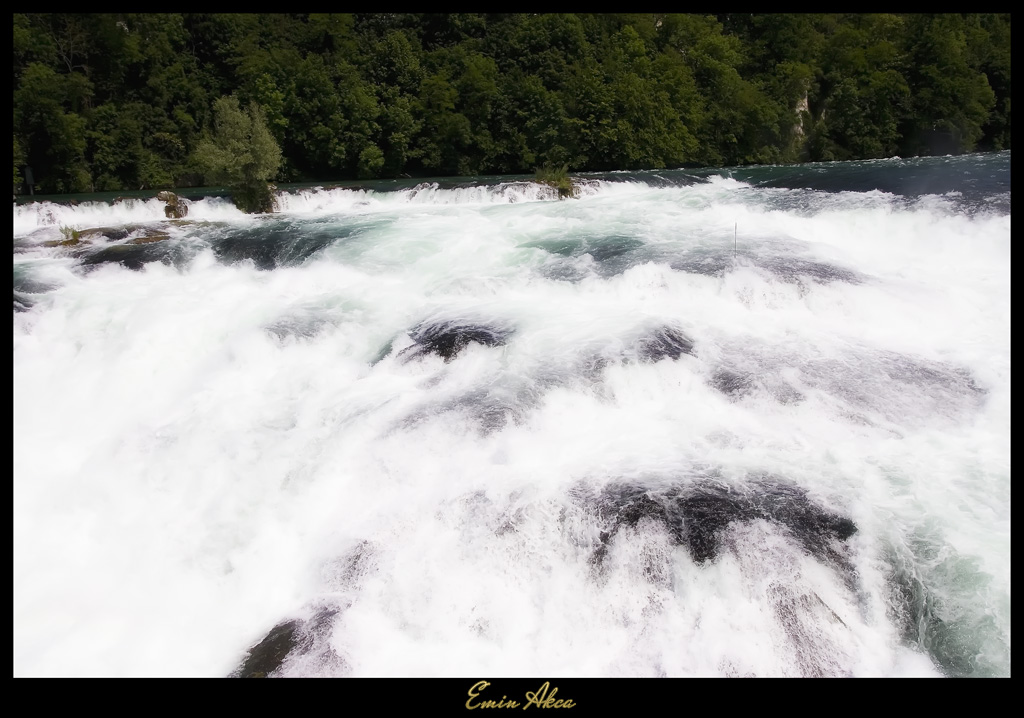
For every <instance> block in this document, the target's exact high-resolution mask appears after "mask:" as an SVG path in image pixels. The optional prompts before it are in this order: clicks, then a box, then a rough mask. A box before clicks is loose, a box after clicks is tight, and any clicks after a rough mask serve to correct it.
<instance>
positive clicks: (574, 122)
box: [13, 13, 1010, 193]
mask: <svg viewBox="0 0 1024 718" xmlns="http://www.w3.org/2000/svg"><path fill="white" fill-rule="evenodd" d="M13 25H14V28H13V29H14V32H13V41H14V42H13V55H14V110H13V116H14V185H15V192H16V193H17V192H20V191H22V190H23V189H24V187H23V184H24V180H25V178H26V171H25V168H26V167H31V168H32V175H33V177H34V179H35V182H36V190H37V191H38V192H46V193H59V192H83V191H101V190H112V191H117V190H122V189H139V188H153V189H156V188H164V187H174V186H190V185H197V184H201V183H209V182H215V181H217V180H216V179H215V178H216V177H217V173H216V172H215V171H214V168H213V167H211V165H210V164H209V162H207V161H204V158H207V159H208V158H209V157H210V156H211V155H210V153H209V151H208V150H209V148H210V147H222V148H223V147H225V146H227V145H225V144H224V143H223V142H222V143H221V144H219V145H218V144H217V143H216V142H215V143H214V144H213V145H211V144H209V143H210V142H211V140H213V139H214V138H215V137H216V136H217V134H218V133H219V132H222V130H221V129H218V125H217V122H216V118H217V117H218V113H219V115H220V116H226V115H225V113H226V112H227V113H228V114H232V113H233V112H234V111H237V112H238V115H237V116H236V115H232V116H235V117H236V119H237V118H238V117H243V118H244V117H249V118H250V122H253V118H254V117H256V115H253V114H247V113H249V112H250V111H249V110H248V109H246V110H244V111H243V110H241V109H239V108H250V107H254V106H256V107H258V108H259V110H257V111H256V112H257V113H258V115H259V120H258V122H259V125H260V126H261V127H264V128H265V131H266V132H267V133H268V138H271V139H272V140H273V142H274V144H275V145H276V146H278V147H280V149H281V152H282V156H281V162H280V166H279V169H276V170H275V171H276V176H267V177H264V178H263V179H276V180H278V181H302V180H341V179H351V178H373V177H395V176H400V175H414V176H423V175H470V174H481V173H522V172H532V171H533V170H534V169H535V168H536V167H538V166H540V165H542V164H546V163H547V164H552V165H559V166H560V165H562V164H568V165H569V167H570V168H571V169H573V170H577V171H581V170H590V169H593V170H599V169H600V170H607V169H640V168H663V167H680V166H692V165H717V166H721V165H736V164H747V163H764V162H771V163H783V162H796V161H816V160H846V159H861V158H874V157H888V156H892V155H901V156H912V155H918V154H935V153H942V154H946V153H959V152H967V151H973V150H979V149H980V150H999V149H1008V148H1009V147H1010V15H1009V14H848V15H847V14H796V15H787V14H760V15H758V14H723V15H717V16H716V15H697V14H521V13H507V14H505V13H486V14H477V13H456V14H430V13H356V14H276V15H268V14H203V13H162V14H150V13H94V14H60V13H48V14H44V13H40V14H15V15H14V18H13ZM225 103H228V104H225ZM231 103H234V104H231ZM232 108H233V109H232ZM204 143H206V144H204ZM200 148H204V150H203V151H201V152H197V150H199V149H200ZM218 156H219V155H218ZM221 159H222V160H224V159H225V158H224V157H221ZM236 160H237V161H236V164H237V163H239V162H242V160H241V159H238V158H236ZM229 164H230V163H229V162H228V161H227V160H225V161H224V162H221V163H220V166H221V167H226V166H228V165H229ZM264 174H265V173H264Z"/></svg>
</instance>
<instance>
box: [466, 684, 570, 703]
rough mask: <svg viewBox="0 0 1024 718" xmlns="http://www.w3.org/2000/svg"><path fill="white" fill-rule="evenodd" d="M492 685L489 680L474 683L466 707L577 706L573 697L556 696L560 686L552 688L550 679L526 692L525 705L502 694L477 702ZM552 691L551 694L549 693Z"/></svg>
mask: <svg viewBox="0 0 1024 718" xmlns="http://www.w3.org/2000/svg"><path fill="white" fill-rule="evenodd" d="M489 685H491V684H490V683H488V682H487V681H477V682H476V683H474V684H473V687H472V688H470V689H469V700H467V701H466V708H468V709H469V710H474V709H476V708H518V707H519V706H523V710H526V709H527V708H529V707H530V706H536V707H537V708H575V707H576V703H575V702H574V701H573V700H572V699H571V698H567V699H563V698H557V699H556V698H555V695H556V694H557V693H558V688H551V684H550V683H549V682H548V681H544V684H543V685H542V686H541V687H540V688H538V689H537V690H536V692H534V693H530V692H529V691H527V693H526V705H523V704H522V703H520V702H519V701H512V700H509V699H508V696H502V697H501V700H498V701H495V700H481V701H478V702H475V703H474V701H475V700H477V699H479V698H480V694H481V693H482V692H483V690H484V689H485V688H487V686H489ZM548 691H550V695H549V693H548Z"/></svg>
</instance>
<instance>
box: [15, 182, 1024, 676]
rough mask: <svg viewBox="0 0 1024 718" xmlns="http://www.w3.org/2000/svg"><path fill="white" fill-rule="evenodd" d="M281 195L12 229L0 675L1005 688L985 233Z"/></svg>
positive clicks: (997, 319) (643, 209) (852, 220)
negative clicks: (274, 655)
mask: <svg viewBox="0 0 1024 718" xmlns="http://www.w3.org/2000/svg"><path fill="white" fill-rule="evenodd" d="M279 204H280V211H279V212H278V213H276V214H274V215H268V216H259V217H253V216H246V215H242V214H241V213H239V212H237V210H235V209H234V208H233V207H232V206H231V205H230V203H229V202H227V201H226V200H224V199H216V198H214V199H202V200H195V201H193V202H191V203H190V206H189V214H188V216H187V218H186V219H185V220H166V219H165V218H164V216H163V209H162V208H163V204H162V203H160V202H157V201H156V200H129V201H126V202H122V203H118V204H114V205H110V204H106V203H88V202H83V203H81V204H79V205H77V206H65V205H55V204H50V203H45V204H35V205H24V206H16V207H15V211H14V245H15V253H14V273H15V309H16V311H15V313H14V449H15V451H14V476H15V483H14V521H15V530H14V539H15V572H14V579H15V673H16V675H111V676H113V675H117V676H121V675H175V676H177V675H206V676H225V675H228V674H230V673H232V672H237V671H239V670H240V668H241V669H244V666H243V664H244V663H245V661H246V656H247V655H250V654H249V651H250V649H252V648H253V647H254V646H257V645H258V644H260V642H261V641H264V639H265V637H267V636H268V634H271V633H272V632H273V630H274V629H275V626H277V627H279V630H278V634H279V636H278V637H279V638H280V641H281V645H284V646H285V652H286V653H287V657H286V658H284V659H283V661H280V662H278V663H277V664H275V665H271V666H270V668H271V669H272V670H273V671H274V672H275V675H303V676H306V675H332V676H435V675H438V676H441V675H450V676H471V677H478V676H501V675H506V676H512V675H516V676H538V677H551V676H604V675H608V676H695V675H738V676H742V675H758V676H762V675H773V676H774V675H777V676H798V675H840V676H847V675H849V676H867V675H884V676H896V675H901V676H902V675H1008V674H1009V502H1008V496H1009V441H1008V428H1009V273H1008V263H1007V259H1008V256H1009V225H1010V218H1009V215H1008V214H1006V213H1002V212H999V211H973V210H972V211H970V212H967V211H964V210H963V206H962V202H961V200H960V199H959V198H958V197H957V196H956V195H955V194H953V195H927V196H922V197H911V198H907V197H902V196H898V195H893V194H890V193H886V192H882V191H869V192H864V191H857V192H845V191H840V192H823V191H817V190H808V189H792V188H777V187H758V186H755V185H754V184H751V183H749V182H743V181H739V180H736V179H732V178H729V177H717V176H716V177H712V178H710V179H708V180H704V179H700V180H699V181H698V180H692V181H691V180H687V181H686V182H685V183H684V182H680V183H678V184H677V185H676V186H664V184H659V185H656V186H654V185H652V184H650V183H644V182H641V181H635V180H632V179H631V180H627V181H609V180H607V179H590V180H588V181H586V182H585V183H584V185H583V186H582V188H581V193H580V196H579V197H578V198H577V199H575V200H566V201H558V200H557V199H555V198H554V197H553V194H552V193H551V192H550V191H549V190H547V188H543V187H540V186H539V185H535V184H532V183H528V182H510V183H501V184H493V185H481V186H467V187H457V188H445V187H441V186H439V185H437V184H436V183H434V184H431V183H424V184H423V185H421V186H419V187H416V188H410V189H405V190H400V191H394V192H379V191H373V190H366V189H362V190H360V189H326V188H325V189H308V190H302V191H301V192H296V193H282V194H281V196H280V197H279ZM61 227H74V228H76V229H78V230H85V229H88V228H121V229H122V231H121V232H113V233H112V232H108V233H107V235H103V234H102V233H101V234H100V235H91V236H89V237H87V238H84V239H82V241H80V242H79V243H78V244H67V245H63V246H61V245H60V244H58V243H59V242H60V241H61V240H63V239H64V238H65V236H66V235H65V234H62V232H61V231H60V228H61ZM125 230H126V231H125ZM110 235H113V236H115V237H117V238H116V239H113V238H111V236H110ZM157 235H159V236H157ZM154 237H156V238H155V239H154ZM146 238H148V239H149V240H151V241H145V242H140V243H139V244H133V243H132V242H133V240H140V239H146ZM19 302H20V303H21V304H20V307H21V310H20V311H19ZM438 327H440V328H438ZM432 331H433V332H435V335H436V336H439V337H440V338H439V339H437V342H439V343H443V342H448V344H446V345H445V346H448V347H454V349H453V352H452V355H451V356H441V355H439V354H437V353H432V351H429V350H428V346H427V345H428V344H429V341H428V340H429V338H430V337H432V336H435V335H432V334H430V332H432ZM444 331H451V332H455V334H458V333H459V332H461V334H459V336H458V337H456V335H455V334H450V335H445V336H441V334H442V333H443V332H444ZM474 332H475V333H474ZM702 522H704V523H703V524H702ZM702 526H703V527H704V528H701V527H702ZM705 529H707V530H705ZM282 636H283V638H281V637H282ZM242 672H244V670H242Z"/></svg>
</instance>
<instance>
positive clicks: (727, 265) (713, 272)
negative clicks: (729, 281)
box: [669, 252, 734, 277]
mask: <svg viewBox="0 0 1024 718" xmlns="http://www.w3.org/2000/svg"><path fill="white" fill-rule="evenodd" d="M733 265H734V260H733V258H732V256H730V255H726V254H721V253H718V254H712V253H706V252H701V253H696V252H695V253H692V254H689V255H687V256H685V257H683V258H681V259H677V260H675V261H674V262H671V263H670V264H669V266H670V267H671V268H672V269H674V270H676V271H677V272H687V273H688V274H703V275H705V276H708V277H722V276H725V273H726V272H727V271H728V270H729V269H731V268H732V267H733Z"/></svg>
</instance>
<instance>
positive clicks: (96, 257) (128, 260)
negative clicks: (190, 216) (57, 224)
mask: <svg viewBox="0 0 1024 718" xmlns="http://www.w3.org/2000/svg"><path fill="white" fill-rule="evenodd" d="M182 259H183V255H182V249H181V247H179V246H178V243H176V242H161V241H153V242H147V243H142V244H133V243H128V244H111V245H108V246H106V247H103V248H102V249H100V250H98V251H95V252H92V253H91V254H87V255H86V256H84V257H83V258H82V264H83V265H84V266H87V267H90V266H96V265H100V264H121V265H123V266H125V267H127V268H128V269H134V270H140V269H142V268H143V267H144V266H145V265H147V264H149V263H150V262H170V263H177V262H180V261H181V260H182Z"/></svg>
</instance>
